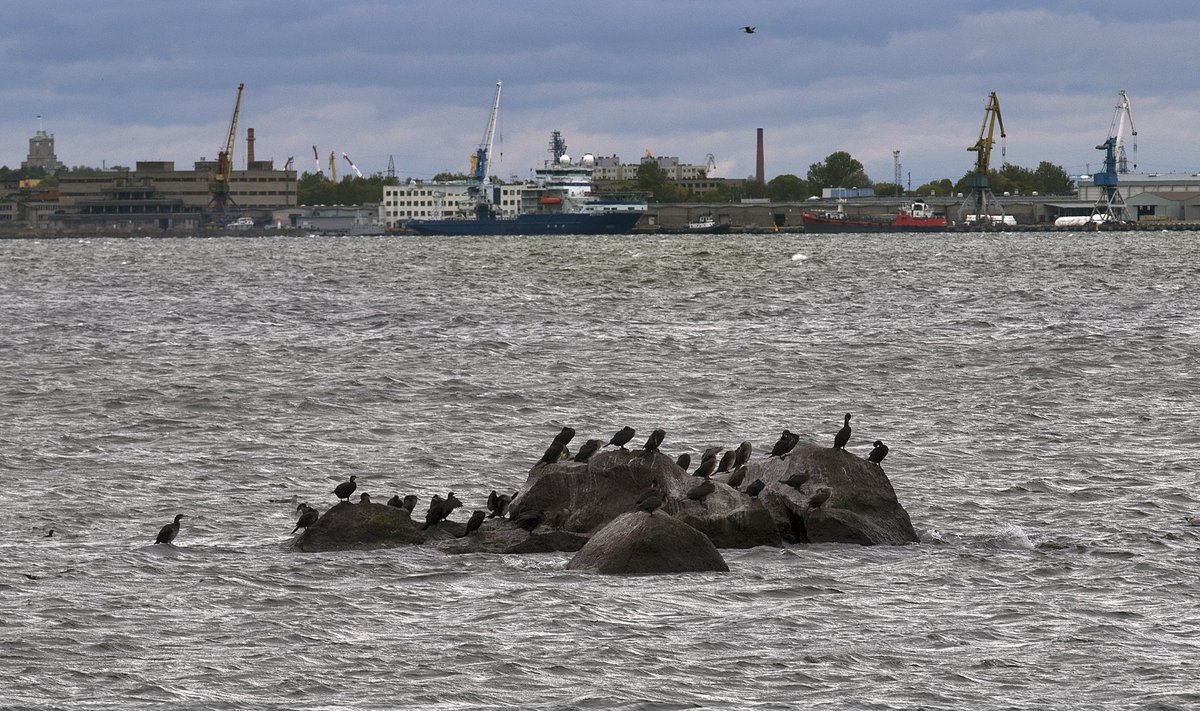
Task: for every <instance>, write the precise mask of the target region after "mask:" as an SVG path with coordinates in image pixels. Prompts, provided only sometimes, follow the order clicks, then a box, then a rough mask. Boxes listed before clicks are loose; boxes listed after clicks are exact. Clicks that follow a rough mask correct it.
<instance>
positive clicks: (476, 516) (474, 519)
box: [459, 510, 487, 538]
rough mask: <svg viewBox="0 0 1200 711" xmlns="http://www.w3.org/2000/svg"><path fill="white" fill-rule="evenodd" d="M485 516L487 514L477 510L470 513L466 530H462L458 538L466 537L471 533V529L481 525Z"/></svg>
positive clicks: (476, 528)
mask: <svg viewBox="0 0 1200 711" xmlns="http://www.w3.org/2000/svg"><path fill="white" fill-rule="evenodd" d="M486 517H487V514H485V513H484V512H482V511H479V510H476V511H475V512H474V513H472V514H471V518H470V519H468V520H467V530H465V531H463V534H462V535H461V536H459V538H466V537H467V536H469V535H471V532H472V531H477V530H479V527H480V526H482V525H483V519H484V518H486Z"/></svg>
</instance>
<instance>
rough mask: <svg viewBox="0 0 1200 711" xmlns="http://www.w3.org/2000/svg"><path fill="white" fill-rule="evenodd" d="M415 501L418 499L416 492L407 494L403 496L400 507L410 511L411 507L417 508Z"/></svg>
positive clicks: (411, 510)
mask: <svg viewBox="0 0 1200 711" xmlns="http://www.w3.org/2000/svg"><path fill="white" fill-rule="evenodd" d="M417 501H419V499H418V498H417V495H416V494H409V495H407V496H405V497H404V502H403V504H402V505H401V508H404V509H407V510H408V512H409V513H412V512H413V509H415V508H417Z"/></svg>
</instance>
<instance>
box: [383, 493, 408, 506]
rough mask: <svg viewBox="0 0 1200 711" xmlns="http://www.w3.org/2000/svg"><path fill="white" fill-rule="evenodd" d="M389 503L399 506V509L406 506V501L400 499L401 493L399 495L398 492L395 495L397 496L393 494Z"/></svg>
mask: <svg viewBox="0 0 1200 711" xmlns="http://www.w3.org/2000/svg"><path fill="white" fill-rule="evenodd" d="M387 505H388V506H395V507H396V508H398V509H402V508H404V502H403V501H401V500H400V495H399V494H396V495H395V496H393V497H392V498H390V499H388V502H387Z"/></svg>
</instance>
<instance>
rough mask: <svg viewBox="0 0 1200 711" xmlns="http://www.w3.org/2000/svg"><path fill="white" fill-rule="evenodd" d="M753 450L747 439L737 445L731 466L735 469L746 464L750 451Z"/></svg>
mask: <svg viewBox="0 0 1200 711" xmlns="http://www.w3.org/2000/svg"><path fill="white" fill-rule="evenodd" d="M752 451H754V445H752V444H750V441H749V440H747V441H745V442H742V443H741V444H739V445H738V448H737V454H736V455H734V457H733V468H734V469H737V468H738V467H742V466H745V465H746V462H748V461H750V453H751V452H752Z"/></svg>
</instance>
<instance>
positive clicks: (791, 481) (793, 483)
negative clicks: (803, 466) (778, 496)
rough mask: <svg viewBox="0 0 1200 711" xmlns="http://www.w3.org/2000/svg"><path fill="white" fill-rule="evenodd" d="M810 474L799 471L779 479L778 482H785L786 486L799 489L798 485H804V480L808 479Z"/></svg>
mask: <svg viewBox="0 0 1200 711" xmlns="http://www.w3.org/2000/svg"><path fill="white" fill-rule="evenodd" d="M811 476H812V475H811V474H809V473H808V472H800V473H799V474H793V475H791V476H789V477H788V478H787V479H780V480H779V483H780V484H787V485H788V486H790V487H792V488H793V489H796V490H797V491H799V490H800V487H802V486H804V484H805V483H806V482H808V479H809V477H811Z"/></svg>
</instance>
